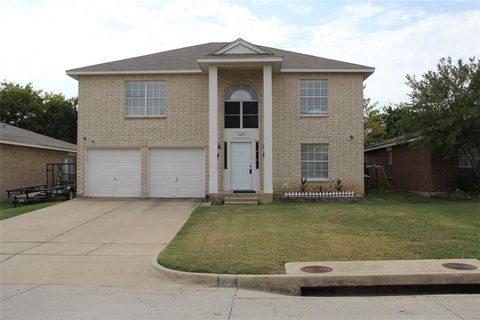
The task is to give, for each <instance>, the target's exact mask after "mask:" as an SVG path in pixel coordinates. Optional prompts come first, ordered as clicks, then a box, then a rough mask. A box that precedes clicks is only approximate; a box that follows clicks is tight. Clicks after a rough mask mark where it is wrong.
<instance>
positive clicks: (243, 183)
mask: <svg viewBox="0 0 480 320" xmlns="http://www.w3.org/2000/svg"><path fill="white" fill-rule="evenodd" d="M230 148H231V151H230V159H231V160H230V167H231V170H230V177H231V188H232V190H252V143H251V142H232V143H231V144H230Z"/></svg>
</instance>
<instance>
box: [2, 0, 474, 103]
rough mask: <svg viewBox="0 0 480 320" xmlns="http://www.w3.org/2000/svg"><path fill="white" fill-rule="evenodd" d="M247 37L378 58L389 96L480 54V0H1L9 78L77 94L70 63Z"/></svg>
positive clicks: (357, 59) (346, 57)
mask: <svg viewBox="0 0 480 320" xmlns="http://www.w3.org/2000/svg"><path fill="white" fill-rule="evenodd" d="M237 38H243V39H245V40H247V41H249V42H251V43H254V44H259V45H265V46H270V47H276V48H280V49H285V50H291V51H296V52H301V53H307V54H312V55H316V56H320V57H325V58H330V59H335V60H341V61H347V62H352V63H358V64H362V65H367V66H372V67H375V69H376V70H375V73H374V74H373V75H372V76H370V77H369V78H368V79H367V80H366V81H365V85H366V89H365V97H368V98H371V99H372V100H373V101H379V102H380V104H381V105H386V104H389V103H398V102H404V101H408V92H409V88H408V86H406V85H405V76H406V75H407V74H412V75H413V74H414V75H417V76H420V75H421V74H423V73H425V72H426V71H428V70H429V69H434V68H435V65H436V63H437V62H438V60H439V59H440V58H441V57H446V56H451V57H452V58H453V59H455V60H456V59H460V58H461V59H464V60H465V59H468V58H470V57H473V56H476V57H477V58H480V0H477V1H462V0H458V1H395V2H392V1H287V0H284V1H273V0H263V1H262V0H250V1H220V0H211V1H210V0H201V1H193V0H185V1H182V0H167V1H155V0H79V1H73V0H15V1H10V0H0V39H1V42H0V81H3V80H7V81H11V82H15V83H20V84H22V85H24V84H26V83H29V82H31V83H33V86H34V87H35V88H36V89H42V90H44V91H48V92H55V93H63V94H64V95H65V96H66V97H74V96H76V95H77V90H78V84H77V81H76V80H74V79H72V78H70V77H69V76H67V75H66V74H65V70H67V69H73V68H77V67H83V66H87V65H92V64H97V63H102V62H108V61H114V60H119V59H124V58H130V57H134V56H139V55H145V54H150V53H155V52H160V51H165V50H170V49H175V48H180V47H185V46H190V45H195V44H200V43H206V42H215V41H224V42H227V41H233V40H235V39H237Z"/></svg>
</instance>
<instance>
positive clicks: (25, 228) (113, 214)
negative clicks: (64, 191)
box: [0, 199, 198, 287]
mask: <svg viewBox="0 0 480 320" xmlns="http://www.w3.org/2000/svg"><path fill="white" fill-rule="evenodd" d="M197 205H198V201H195V200H139V199H118V200H117V199H114V200H112V199H75V200H72V201H66V202H63V203H60V204H58V205H54V206H51V207H47V208H44V209H40V210H37V211H34V212H31V213H27V214H23V215H20V216H17V217H14V218H10V219H6V220H2V221H0V232H1V242H0V254H1V256H0V258H1V262H0V283H3V284H74V285H75V284H80V285H102V286H137V287H178V285H176V284H175V283H172V282H170V281H168V280H166V279H162V278H161V277H160V276H159V275H158V274H156V273H155V271H154V269H153V267H152V263H151V260H152V257H154V256H156V255H158V253H159V252H160V251H161V250H162V249H163V248H165V246H166V245H167V244H168V242H169V241H170V240H171V239H173V237H174V236H175V234H176V233H177V232H178V230H179V229H180V227H181V226H182V225H183V224H184V223H185V221H186V220H187V219H188V217H189V216H190V214H191V212H192V211H193V209H194V208H195V207H196V206H197Z"/></svg>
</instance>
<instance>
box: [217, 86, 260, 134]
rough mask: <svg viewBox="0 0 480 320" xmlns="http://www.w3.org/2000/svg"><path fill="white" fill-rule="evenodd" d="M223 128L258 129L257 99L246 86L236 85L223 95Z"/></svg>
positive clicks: (252, 91) (252, 90)
mask: <svg viewBox="0 0 480 320" xmlns="http://www.w3.org/2000/svg"><path fill="white" fill-rule="evenodd" d="M224 98H225V128H227V129H238V128H258V97H257V93H256V92H255V90H254V89H253V88H252V87H250V86H249V85H246V84H237V85H234V86H232V87H231V88H229V89H228V90H227V92H226V94H225V97H224Z"/></svg>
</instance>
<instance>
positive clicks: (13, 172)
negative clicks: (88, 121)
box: [0, 123, 77, 200]
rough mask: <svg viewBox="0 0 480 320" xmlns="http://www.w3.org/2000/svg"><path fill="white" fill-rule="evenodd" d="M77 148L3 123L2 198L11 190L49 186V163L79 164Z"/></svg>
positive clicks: (0, 154)
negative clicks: (47, 180) (47, 175)
mask: <svg viewBox="0 0 480 320" xmlns="http://www.w3.org/2000/svg"><path fill="white" fill-rule="evenodd" d="M76 154H77V146H76V145H74V144H72V143H68V142H65V141H61V140H58V139H54V138H50V137H47V136H44V135H41V134H38V133H35V132H32V131H29V130H25V129H21V128H17V127H15V126H12V125H9V124H6V123H0V199H1V200H5V199H7V197H8V196H7V192H6V191H7V190H10V189H18V188H24V187H30V186H35V185H43V184H45V183H46V164H47V163H65V162H69V163H71V162H75V161H76Z"/></svg>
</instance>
